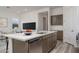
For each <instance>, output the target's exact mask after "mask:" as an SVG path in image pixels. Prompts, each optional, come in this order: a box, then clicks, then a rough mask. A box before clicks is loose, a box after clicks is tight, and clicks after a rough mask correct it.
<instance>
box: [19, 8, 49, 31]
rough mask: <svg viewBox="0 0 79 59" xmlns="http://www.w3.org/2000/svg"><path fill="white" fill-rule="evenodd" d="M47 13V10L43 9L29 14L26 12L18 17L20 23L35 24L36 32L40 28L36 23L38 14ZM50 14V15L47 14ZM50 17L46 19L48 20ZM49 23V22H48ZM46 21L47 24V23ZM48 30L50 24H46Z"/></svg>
mask: <svg viewBox="0 0 79 59" xmlns="http://www.w3.org/2000/svg"><path fill="white" fill-rule="evenodd" d="M46 11H48V13H49V8H43V9H40V10H35V11H31V12H26V13H24V14H22V15H20V19H21V21H22V22H36V25H37V26H36V30H38V29H39V28H40V27H39V26H40V24H39V25H38V21H39V17H38V14H39V13H41V12H46ZM49 14H50V13H49ZM49 18H50V17H48V19H49ZM49 21H50V20H49ZM49 21H48V22H49ZM48 26H49V29H50V23H48Z"/></svg>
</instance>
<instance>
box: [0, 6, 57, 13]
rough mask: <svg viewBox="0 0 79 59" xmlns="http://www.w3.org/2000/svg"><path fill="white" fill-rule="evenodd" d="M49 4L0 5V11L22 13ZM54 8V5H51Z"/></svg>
mask: <svg viewBox="0 0 79 59" xmlns="http://www.w3.org/2000/svg"><path fill="white" fill-rule="evenodd" d="M46 7H49V6H0V12H9V13H17V14H19V13H22V12H29V11H33V10H38V9H41V8H46ZM51 7H52V8H55V7H56V6H51Z"/></svg>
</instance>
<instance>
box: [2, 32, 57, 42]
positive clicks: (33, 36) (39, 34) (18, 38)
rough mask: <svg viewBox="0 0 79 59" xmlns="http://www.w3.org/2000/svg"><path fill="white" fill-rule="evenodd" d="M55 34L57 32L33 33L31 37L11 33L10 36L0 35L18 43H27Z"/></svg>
mask: <svg viewBox="0 0 79 59" xmlns="http://www.w3.org/2000/svg"><path fill="white" fill-rule="evenodd" d="M55 32H57V31H40V32H39V33H37V32H33V33H32V34H31V35H25V34H24V33H12V34H2V36H4V37H8V38H11V39H16V40H20V41H28V40H31V39H34V38H38V37H41V36H44V35H48V34H51V33H55Z"/></svg>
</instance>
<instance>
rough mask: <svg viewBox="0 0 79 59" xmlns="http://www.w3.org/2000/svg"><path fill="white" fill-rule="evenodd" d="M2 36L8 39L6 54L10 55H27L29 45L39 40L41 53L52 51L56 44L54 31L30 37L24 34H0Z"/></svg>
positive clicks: (34, 34) (35, 33) (38, 33)
mask: <svg viewBox="0 0 79 59" xmlns="http://www.w3.org/2000/svg"><path fill="white" fill-rule="evenodd" d="M2 36H4V37H8V42H9V44H8V52H10V53H12V52H13V53H29V52H30V50H31V49H30V45H31V43H34V42H35V41H38V40H40V46H41V52H42V53H48V52H50V51H51V50H52V49H54V47H55V46H56V43H57V32H56V31H40V32H34V33H32V34H31V35H25V34H24V33H13V34H2ZM33 53H34V52H33ZM38 53H39V52H38Z"/></svg>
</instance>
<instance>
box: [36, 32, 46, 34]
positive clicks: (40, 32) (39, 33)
mask: <svg viewBox="0 0 79 59" xmlns="http://www.w3.org/2000/svg"><path fill="white" fill-rule="evenodd" d="M37 34H46V32H38V33H37Z"/></svg>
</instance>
